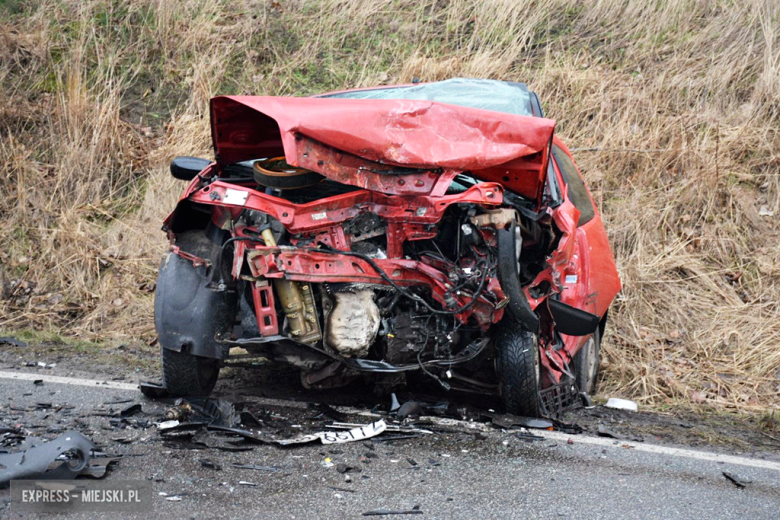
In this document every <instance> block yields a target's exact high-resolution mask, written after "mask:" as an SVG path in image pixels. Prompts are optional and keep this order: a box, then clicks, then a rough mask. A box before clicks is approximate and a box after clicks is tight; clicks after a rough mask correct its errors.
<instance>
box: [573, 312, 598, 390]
mask: <svg viewBox="0 0 780 520" xmlns="http://www.w3.org/2000/svg"><path fill="white" fill-rule="evenodd" d="M599 331H600V328H597V329H596V332H594V333H593V334H591V335H590V336H588V340H587V341H586V342H585V344H584V345H583V346H582V348H581V349H580V350H579V351H578V352H577V354H575V355H574V360H573V365H574V381H575V382H576V383H577V388H578V389H579V391H580V392H585V393H586V394H588V395H593V393H594V392H595V391H596V381H597V379H598V376H599V356H600V354H601V334H599Z"/></svg>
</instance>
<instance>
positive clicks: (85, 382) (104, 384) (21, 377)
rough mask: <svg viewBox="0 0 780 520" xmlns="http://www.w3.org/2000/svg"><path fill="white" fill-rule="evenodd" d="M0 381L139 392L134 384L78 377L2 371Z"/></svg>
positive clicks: (0, 371)
mask: <svg viewBox="0 0 780 520" xmlns="http://www.w3.org/2000/svg"><path fill="white" fill-rule="evenodd" d="M0 379H15V380H17V381H36V380H38V379H40V380H42V381H43V382H44V383H59V384H62V385H76V386H91V387H94V388H111V389H112V390H133V391H135V392H137V391H138V385H137V384H132V383H118V382H116V381H96V380H93V379H81V378H77V377H59V376H50V375H48V374H36V373H29V372H7V371H3V370H0Z"/></svg>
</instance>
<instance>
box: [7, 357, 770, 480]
mask: <svg viewBox="0 0 780 520" xmlns="http://www.w3.org/2000/svg"><path fill="white" fill-rule="evenodd" d="M0 379H13V380H17V381H35V380H36V379H41V380H43V381H44V382H46V383H58V384H62V385H75V386H89V387H93V388H111V389H113V390H130V391H133V392H137V391H138V385H137V384H132V383H118V382H116V381H97V380H94V379H81V378H76V377H60V376H50V375H47V374H38V373H28V372H8V371H2V370H0ZM260 401H269V403H268V404H274V405H279V406H292V407H295V408H299V407H302V406H305V405H302V403H299V402H296V401H284V400H280V399H266V398H261V399H260ZM271 401H272V402H271ZM342 411H344V409H342ZM349 411H353V410H352V409H350V410H349ZM354 412H358V413H360V414H361V415H364V414H365V412H362V411H360V410H354ZM452 422H453V423H460V422H462V421H452ZM463 424H465V425H467V426H468V425H471V427H473V423H467V422H463ZM531 432H532V433H534V434H535V435H539V436H541V437H544V438H546V439H550V440H555V441H559V442H568V441H569V439H571V440H572V442H573V443H574V444H592V445H595V446H604V447H605V448H618V449H629V448H625V446H629V447H630V449H634V450H636V451H644V452H647V453H655V454H659V455H667V456H670V457H684V458H689V459H697V460H703V461H708V462H723V463H726V464H736V465H739V466H749V467H753V468H761V469H771V470H775V471H780V462H772V461H769V460H761V459H749V458H747V457H737V456H736V455H724V454H721V453H712V452H709V451H696V450H686V449H682V448H670V447H668V446H658V445H655V444H645V443H638V442H630V441H621V440H619V441H616V440H615V439H607V438H603V437H588V436H586V435H569V434H566V433H561V432H551V431H547V430H531ZM615 442H617V444H615Z"/></svg>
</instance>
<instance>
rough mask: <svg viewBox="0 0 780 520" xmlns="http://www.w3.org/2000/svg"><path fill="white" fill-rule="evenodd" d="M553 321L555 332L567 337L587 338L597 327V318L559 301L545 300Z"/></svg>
mask: <svg viewBox="0 0 780 520" xmlns="http://www.w3.org/2000/svg"><path fill="white" fill-rule="evenodd" d="M547 305H548V306H549V308H550V314H552V317H553V319H554V320H555V330H557V331H558V332H561V333H563V334H568V335H569V336H587V335H588V334H593V333H594V332H595V331H596V329H597V328H598V326H599V321H600V320H599V317H598V316H596V315H595V314H591V313H589V312H586V311H583V310H580V309H577V308H575V307H572V306H571V305H567V304H565V303H563V302H562V301H559V300H553V299H551V298H548V299H547Z"/></svg>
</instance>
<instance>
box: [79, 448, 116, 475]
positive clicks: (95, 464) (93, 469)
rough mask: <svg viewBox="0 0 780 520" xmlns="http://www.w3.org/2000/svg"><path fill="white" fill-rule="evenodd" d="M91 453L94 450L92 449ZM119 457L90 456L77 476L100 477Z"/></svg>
mask: <svg viewBox="0 0 780 520" xmlns="http://www.w3.org/2000/svg"><path fill="white" fill-rule="evenodd" d="M93 455H95V452H94V451H93ZM119 459H120V457H100V458H92V459H90V460H89V464H88V465H87V467H86V468H84V469H83V470H82V471H81V473H79V476H83V477H89V478H96V479H100V478H103V477H105V476H106V473H107V472H108V468H109V467H110V466H111V465H112V464H115V463H117V462H119Z"/></svg>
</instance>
